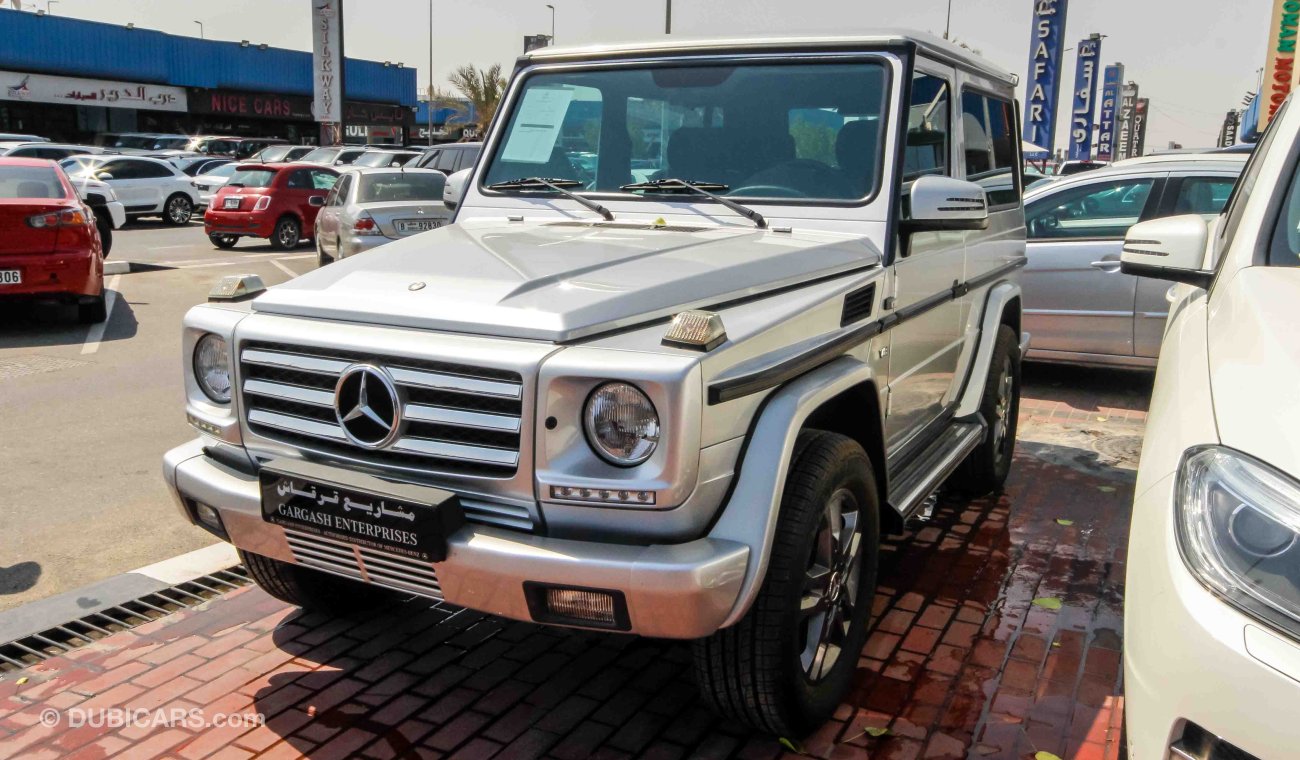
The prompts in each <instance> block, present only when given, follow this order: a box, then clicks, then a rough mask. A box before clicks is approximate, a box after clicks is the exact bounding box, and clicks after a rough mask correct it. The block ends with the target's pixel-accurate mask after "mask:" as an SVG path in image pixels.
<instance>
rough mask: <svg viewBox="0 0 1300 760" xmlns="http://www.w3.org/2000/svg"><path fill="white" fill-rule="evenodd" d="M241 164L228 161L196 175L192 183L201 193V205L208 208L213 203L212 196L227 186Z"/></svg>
mask: <svg viewBox="0 0 1300 760" xmlns="http://www.w3.org/2000/svg"><path fill="white" fill-rule="evenodd" d="M238 168H239V164H237V163H234V162H227V163H224V164H220V165H218V166H215V167H213V168H212V169H211V170H209V171H206V172H204V173H203V174H200V175H198V176H196V177H195V178H194V179H193V180H192V182H191V184H193V185H194V189H195V190H197V191H198V193H199V206H200V207H201V208H207V207H208V206H209V205H210V204H211V203H212V198H213V196H215V195H216V194H217V191H218V190H220V189H221V188H223V187H225V186H226V183H227V182H229V181H230V178H231V177H232V176H233V175H234V174H235V170H236V169H238Z"/></svg>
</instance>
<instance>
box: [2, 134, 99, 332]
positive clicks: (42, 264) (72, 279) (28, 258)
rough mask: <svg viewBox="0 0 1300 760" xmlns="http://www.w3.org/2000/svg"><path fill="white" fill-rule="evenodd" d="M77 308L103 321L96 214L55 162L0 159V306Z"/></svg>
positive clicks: (87, 320) (85, 316) (86, 319)
mask: <svg viewBox="0 0 1300 760" xmlns="http://www.w3.org/2000/svg"><path fill="white" fill-rule="evenodd" d="M17 300H30V301H41V300H53V301H62V302H64V303H73V304H76V305H77V310H78V311H77V316H78V318H79V319H80V321H82V322H85V323H91V322H103V321H104V320H105V319H106V318H107V317H108V313H107V309H106V308H105V300H104V253H103V248H102V245H101V243H100V239H99V231H98V230H97V229H96V228H95V214H94V212H92V211H91V210H90V207H89V206H87V205H86V204H84V203H82V202H81V198H80V197H78V195H77V191H76V190H75V189H74V188H73V187H72V183H70V182H69V181H68V177H67V175H66V174H64V173H63V170H62V169H60V168H59V166H58V164H56V163H54V162H53V161H49V160H46V159H40V158H0V302H6V301H17Z"/></svg>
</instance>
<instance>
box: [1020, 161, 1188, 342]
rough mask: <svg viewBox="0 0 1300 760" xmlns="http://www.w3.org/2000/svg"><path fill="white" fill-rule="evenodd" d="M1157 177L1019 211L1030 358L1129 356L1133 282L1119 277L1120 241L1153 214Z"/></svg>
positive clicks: (1100, 184)
mask: <svg viewBox="0 0 1300 760" xmlns="http://www.w3.org/2000/svg"><path fill="white" fill-rule="evenodd" d="M1163 185H1164V177H1163V176H1162V175H1154V174H1146V175H1141V176H1124V177H1117V178H1111V179H1099V180H1097V181H1093V182H1088V183H1085V184H1082V185H1072V186H1070V187H1067V188H1063V189H1061V190H1060V191H1057V192H1053V193H1050V194H1045V195H1040V196H1038V197H1037V198H1034V199H1033V200H1032V201H1030V202H1029V203H1027V204H1025V224H1026V228H1027V235H1028V238H1029V239H1028V244H1027V246H1026V255H1027V256H1028V258H1029V262H1028V264H1027V265H1026V267H1025V270H1024V273H1023V274H1022V275H1021V281H1020V282H1021V287H1022V288H1023V289H1024V299H1025V303H1024V329H1025V331H1026V332H1028V333H1029V334H1030V335H1032V336H1033V341H1032V343H1031V353H1037V352H1041V351H1057V352H1065V353H1071V354H1099V355H1105V356H1132V355H1133V330H1134V326H1133V323H1134V313H1133V304H1134V300H1135V298H1136V296H1137V287H1138V278H1137V277H1134V276H1132V275H1127V274H1124V273H1122V272H1120V271H1119V257H1120V251H1121V249H1123V247H1124V234H1125V233H1126V232H1128V228H1129V227H1131V226H1133V225H1134V224H1137V223H1138V222H1139V221H1143V220H1145V219H1148V218H1150V217H1151V216H1153V215H1154V213H1155V209H1156V208H1157V206H1158V204H1159V201H1160V193H1161V192H1162V190H1163Z"/></svg>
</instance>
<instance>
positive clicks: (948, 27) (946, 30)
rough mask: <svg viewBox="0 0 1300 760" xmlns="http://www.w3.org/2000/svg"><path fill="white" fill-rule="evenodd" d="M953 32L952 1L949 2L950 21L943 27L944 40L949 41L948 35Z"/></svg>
mask: <svg viewBox="0 0 1300 760" xmlns="http://www.w3.org/2000/svg"><path fill="white" fill-rule="evenodd" d="M950 31H952V0H948V20H947V21H946V22H944V25H943V38H944V39H945V40H946V39H948V33H949V32H950Z"/></svg>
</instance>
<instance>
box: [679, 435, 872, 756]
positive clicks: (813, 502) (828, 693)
mask: <svg viewBox="0 0 1300 760" xmlns="http://www.w3.org/2000/svg"><path fill="white" fill-rule="evenodd" d="M846 499H847V501H846ZM836 505H838V510H839V511H838V514H839V516H840V518H839V519H838V520H836V519H833V517H832V516H833V515H834V514H836V512H837V507H836ZM846 507H851V508H846ZM850 514H854V515H855V518H854V519H853V522H852V524H849V522H848V515H850ZM835 522H838V523H839V526H838V527H839V530H840V534H841V535H840V536H839V537H838V538H837V537H836V536H835V535H834V533H833V531H832V530H831V526H832V525H833V524H834V523H835ZM846 530H847V533H846V532H845V531H846ZM828 531H830V532H829V533H828ZM854 536H856V537H857V543H856V547H857V548H856V550H854V551H852V552H850V553H851V554H852V555H853V557H854V558H855V559H853V558H851V559H848V560H847V561H846V562H845V561H842V560H841V559H840V558H842V557H844V556H845V553H844V552H845V550H846V549H848V548H849V547H852V546H853V545H854V544H853V538H854ZM840 544H842V546H841V545H840ZM879 545H880V501H879V498H878V496H877V493H876V483H875V479H874V477H873V475H872V464H871V460H870V459H869V458H868V457H867V453H866V452H865V451H863V450H862V447H861V446H860V445H859V444H858V443H857V442H856V441H854V440H852V439H851V438H847V437H845V436H842V435H839V434H838V433H829V432H826V431H821V430H805V431H803V432H802V433H800V434H799V438H798V440H797V442H796V444H795V450H794V457H793V459H792V461H791V465H790V472H789V474H788V476H787V478H786V485H785V492H784V494H783V495H782V498H781V513H780V515H779V516H778V518H777V525H776V535H775V537H774V539H773V543H772V556H771V559H770V561H769V563H768V567H767V575H766V576H765V577H764V578H763V585H762V587H761V588H760V590H759V593H758V598H757V599H755V600H754V604H753V606H752V607H750V609H749V612H748V613H746V614H745V616H744V617H743V618H741V620H740V622H738V623H736V624H735V625H733V626H731V627H730V628H724V629H723V630H721V631H718V632H717V633H715V634H713V635H712V636H710V637H708V638H706V639H701V640H699V641H697V642H695V678H696V682H697V683H698V685H699V688H700V693H701V695H702V696H703V697H704V699H705V701H706V702H707V703H708V704H709V705H710V706H712V708H713V709H714V710H715V711H717V712H718V713H721V714H722V715H726V716H728V717H731V718H734V719H736V720H739V721H742V722H744V723H746V724H748V725H750V726H753V727H754V728H757V729H759V730H762V731H767V732H770V733H772V734H775V735H776V736H784V737H792V738H793V737H801V736H805V735H807V734H808V733H810V732H812V731H813V730H815V729H816V728H817V727H818V726H820V725H821V724H822V723H824V722H825V721H826V720H827V719H828V718H830V716H831V715H832V713H834V712H835V709H836V708H837V707H838V706H839V704H840V701H841V700H842V699H843V698H844V697H845V695H846V694H847V693H848V691H849V688H850V687H851V685H852V682H853V678H854V674H855V672H856V671H857V666H858V657H859V655H860V654H861V651H862V646H863V644H864V643H866V638H867V629H868V622H869V620H870V616H871V605H872V600H873V598H874V595H875V590H876V568H877V560H878V557H879V553H880V549H879ZM836 547H838V548H836ZM828 549H829V553H827V550H828ZM837 552H838V554H837ZM819 560H821V561H823V562H828V563H827V565H825V566H823V565H821V564H819ZM828 560H829V561H828ZM830 568H835V569H830ZM823 570H824V572H822V571H823ZM819 573H820V575H819ZM819 578H821V579H824V580H819ZM855 580H856V588H854V585H855V582H854V581H855ZM805 602H809V604H805ZM805 607H807V608H809V609H813V610H822V611H819V612H813V613H812V614H808V615H805V614H803V613H802V612H801V610H802V609H804V608H805ZM828 616H829V617H830V622H831V625H830V626H825V627H823V625H822V624H823V622H824V621H825V620H826V618H827V617H828ZM827 629H829V632H830V634H831V635H832V638H835V639H838V640H839V643H838V645H837V646H838V649H836V650H833V649H832V648H831V647H830V646H828V647H827V648H826V650H825V651H823V650H822V645H821V643H820V641H821V638H822V637H821V634H816V635H817V636H818V640H817V641H813V640H812V637H813V635H814V632H815V631H818V630H820V631H823V632H824V631H826V630H827ZM831 658H833V661H832V660H831ZM828 661H830V662H831V664H830V665H829V666H827V665H826V663H827V662H828Z"/></svg>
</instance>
